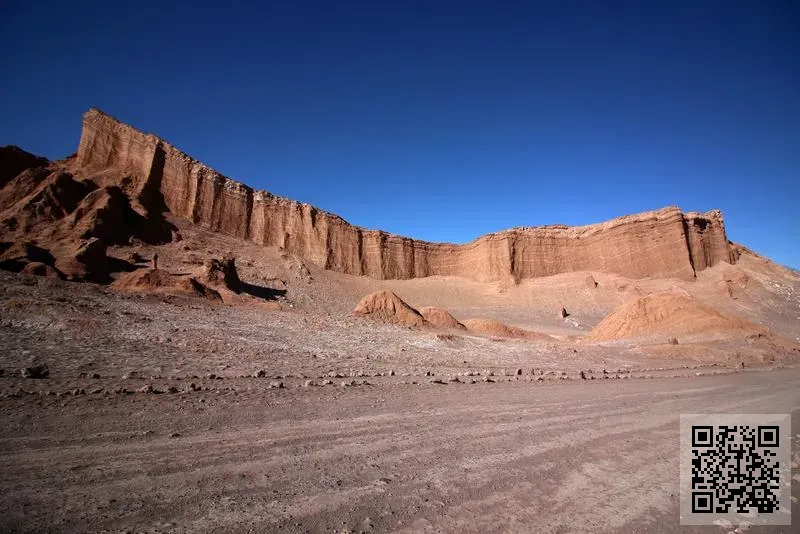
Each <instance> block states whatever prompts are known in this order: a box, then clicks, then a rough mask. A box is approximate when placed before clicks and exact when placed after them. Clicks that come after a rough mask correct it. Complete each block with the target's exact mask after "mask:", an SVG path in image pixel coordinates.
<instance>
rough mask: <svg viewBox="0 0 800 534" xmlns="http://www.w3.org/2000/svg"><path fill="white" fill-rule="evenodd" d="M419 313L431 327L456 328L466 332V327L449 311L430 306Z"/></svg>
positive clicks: (421, 309)
mask: <svg viewBox="0 0 800 534" xmlns="http://www.w3.org/2000/svg"><path fill="white" fill-rule="evenodd" d="M419 313H420V314H421V315H422V317H423V319H425V322H426V323H428V324H429V325H431V326H436V327H439V328H456V329H459V330H466V328H467V327H466V326H464V325H463V324H461V323H459V322H458V320H457V319H456V318H455V317H453V316H452V315H450V312H448V311H447V310H443V309H442V308H435V307H433V306H428V307H425V308H420V309H419Z"/></svg>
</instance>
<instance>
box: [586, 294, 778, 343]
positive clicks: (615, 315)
mask: <svg viewBox="0 0 800 534" xmlns="http://www.w3.org/2000/svg"><path fill="white" fill-rule="evenodd" d="M731 330H739V331H740V332H743V333H752V332H756V333H758V332H765V331H766V329H764V328H763V327H761V326H758V325H756V324H754V323H751V322H749V321H746V320H744V319H740V318H738V317H728V316H725V315H722V314H721V313H719V312H718V311H716V310H713V309H711V308H709V307H707V306H704V305H703V304H701V303H700V302H698V301H697V299H696V298H694V297H692V296H691V295H689V294H688V293H685V292H677V291H665V292H660V293H653V294H650V295H646V296H644V297H641V298H638V299H634V300H632V301H630V302H627V303H626V304H623V305H622V306H621V307H620V308H619V309H617V310H616V311H614V312H612V313H611V314H610V315H608V316H607V317H606V318H605V319H603V320H602V321H600V323H599V324H598V325H597V326H595V327H594V328H593V329H592V331H591V332H589V334H588V335H587V336H586V338H587V339H589V340H593V341H611V340H617V339H626V338H635V337H640V336H645V337H647V336H654V335H667V336H683V335H688V334H713V333H717V332H720V331H728V332H730V331H731ZM743 335H744V334H743Z"/></svg>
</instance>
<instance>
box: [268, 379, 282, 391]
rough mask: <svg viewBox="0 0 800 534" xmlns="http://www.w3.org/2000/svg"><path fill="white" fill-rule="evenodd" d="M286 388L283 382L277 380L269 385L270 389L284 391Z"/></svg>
mask: <svg viewBox="0 0 800 534" xmlns="http://www.w3.org/2000/svg"><path fill="white" fill-rule="evenodd" d="M284 387H286V386H284V385H283V382H281V381H280V380H276V381H274V382H270V383H269V388H270V389H283V388H284Z"/></svg>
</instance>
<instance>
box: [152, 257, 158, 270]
mask: <svg viewBox="0 0 800 534" xmlns="http://www.w3.org/2000/svg"><path fill="white" fill-rule="evenodd" d="M153 269H158V254H153Z"/></svg>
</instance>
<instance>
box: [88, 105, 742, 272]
mask: <svg viewBox="0 0 800 534" xmlns="http://www.w3.org/2000/svg"><path fill="white" fill-rule="evenodd" d="M77 164H78V165H79V167H81V168H83V169H85V170H87V171H92V172H100V171H105V170H114V171H122V172H125V173H129V174H130V176H132V177H133V178H134V179H136V180H139V181H140V182H139V183H138V190H139V191H140V194H142V195H145V194H147V195H149V194H153V193H159V194H160V195H161V196H163V202H164V207H165V208H166V209H168V210H169V211H170V212H172V213H173V214H175V215H177V216H179V217H182V218H185V219H188V220H190V221H192V222H193V223H195V224H197V225H200V226H202V227H205V228H208V229H210V230H212V231H215V232H220V233H223V234H227V235H230V236H233V237H237V238H240V239H245V240H249V241H252V242H254V243H258V244H263V245H273V246H279V247H283V248H284V249H286V250H287V251H289V252H291V253H294V254H296V255H298V256H301V257H303V258H306V259H308V260H310V261H312V262H314V263H316V264H317V265H320V266H322V267H324V268H326V269H330V270H333V271H338V272H342V273H347V274H352V275H366V276H370V277H372V278H377V279H408V278H417V277H426V276H434V275H440V276H461V277H465V278H471V279H474V280H478V281H495V280H503V279H509V278H512V279H514V280H516V281H519V280H521V279H525V278H535V277H542V276H549V275H554V274H559V273H563V272H570V271H598V272H608V273H615V274H619V275H623V276H627V277H630V278H646V277H660V278H663V277H679V278H691V277H693V276H694V275H695V273H696V272H697V271H700V270H702V269H705V268H707V267H710V266H712V265H714V264H716V263H719V262H728V263H734V262H735V259H736V258H735V255H734V254H733V252H732V249H731V247H730V246H729V243H728V240H727V237H726V235H725V225H724V222H723V218H722V214H721V213H720V212H719V211H710V212H707V213H702V214H701V213H683V212H681V210H680V209H678V208H674V207H669V208H664V209H661V210H657V211H652V212H647V213H641V214H638V215H630V216H625V217H620V218H618V219H614V220H611V221H608V222H605V223H600V224H593V225H589V226H582V227H568V226H543V227H535V228H530V227H524V228H515V229H511V230H507V231H503V232H497V233H492V234H487V235H484V236H482V237H479V238H478V239H476V240H474V241H472V242H470V243H467V244H464V245H453V244H444V243H429V242H424V241H417V240H414V239H410V238H406V237H401V236H397V235H392V234H388V233H386V232H382V231H377V230H367V229H363V228H359V227H356V226H353V225H351V224H349V223H347V222H346V221H345V220H343V219H342V218H341V217H338V216H336V215H333V214H331V213H327V212H325V211H322V210H319V209H317V208H315V207H313V206H310V205H308V204H301V203H299V202H294V201H291V200H288V199H285V198H282V197H278V196H275V195H272V194H270V193H268V192H266V191H255V190H253V189H251V188H249V187H247V186H246V185H244V184H241V183H239V182H236V181H234V180H231V179H229V178H226V177H225V176H223V175H221V174H219V173H218V172H216V171H214V170H213V169H211V168H209V167H207V166H206V165H204V164H202V163H200V162H198V161H196V160H194V159H192V158H191V157H189V156H187V155H186V154H184V153H183V152H181V151H180V150H178V149H177V148H175V147H174V146H172V145H170V144H169V143H167V142H165V141H163V140H162V139H160V138H158V137H156V136H154V135H151V134H146V133H143V132H140V131H138V130H136V129H134V128H132V127H130V126H128V125H125V124H123V123H120V122H119V121H117V120H115V119H114V118H112V117H110V116H109V115H106V114H105V113H102V112H101V111H98V110H94V109H93V110H90V111H88V112H87V113H86V114H85V115H84V118H83V133H82V135H81V141H80V147H79V149H78V154H77Z"/></svg>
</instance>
